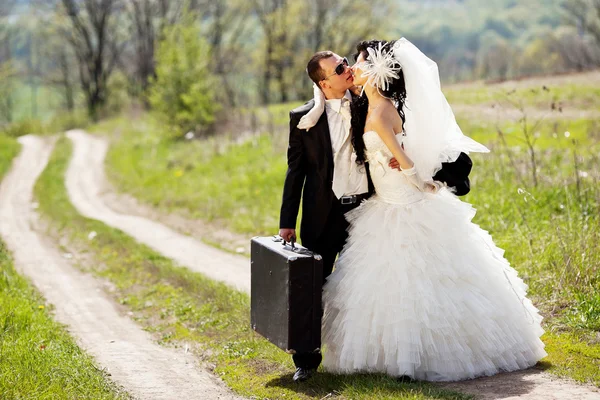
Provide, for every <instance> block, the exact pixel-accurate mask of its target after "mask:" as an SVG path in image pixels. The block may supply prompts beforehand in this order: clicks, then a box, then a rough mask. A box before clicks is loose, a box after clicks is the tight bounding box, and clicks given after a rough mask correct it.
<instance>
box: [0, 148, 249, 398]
mask: <svg viewBox="0 0 600 400" xmlns="http://www.w3.org/2000/svg"><path fill="white" fill-rule="evenodd" d="M19 141H20V142H21V144H22V151H21V154H20V155H19V156H18V157H17V158H16V159H15V161H14V163H13V166H12V169H11V171H10V172H9V173H8V174H7V175H6V177H5V178H4V180H3V181H2V184H1V185H0V234H1V235H2V237H3V239H4V241H5V242H6V245H7V247H8V248H9V250H10V251H11V252H12V254H13V258H14V263H15V267H16V268H17V270H18V271H19V272H20V273H22V274H24V275H25V276H27V277H28V278H29V279H30V280H31V281H32V282H33V284H34V285H35V286H36V287H37V288H38V290H39V291H40V292H41V293H42V294H43V295H44V297H45V298H46V299H47V301H48V302H49V303H51V304H53V305H54V307H55V312H54V314H55V318H56V319H57V320H58V321H60V322H61V323H63V324H66V325H67V326H68V327H69V332H70V333H71V334H72V335H73V336H74V337H75V338H76V340H77V341H78V344H79V345H80V346H81V347H82V348H83V349H84V350H85V351H87V352H88V353H89V354H91V355H92V356H94V358H95V360H96V362H97V363H98V364H99V365H100V366H102V367H104V368H107V370H108V371H109V372H110V374H111V378H112V379H113V380H114V381H115V382H117V383H118V384H119V385H122V386H123V387H124V388H125V390H127V392H128V393H130V394H131V395H133V396H134V397H136V398H141V399H176V398H184V399H207V398H210V399H222V400H230V399H231V400H233V399H238V397H236V396H235V395H233V394H232V393H231V391H230V390H229V389H227V388H226V387H225V385H224V384H223V383H222V382H221V381H220V380H219V379H218V378H216V377H215V376H213V375H212V374H210V373H209V372H207V371H204V370H201V369H200V368H198V367H196V364H197V360H196V359H195V358H194V357H193V356H192V355H191V354H185V353H184V352H183V351H181V350H176V349H170V348H166V347H162V346H160V345H158V344H156V343H154V341H153V340H152V338H151V336H150V334H148V333H147V332H144V331H143V330H142V329H141V328H140V327H139V326H137V325H135V324H134V323H133V322H132V321H131V320H130V319H129V318H127V317H125V316H122V315H120V314H119V311H118V310H117V308H116V307H115V305H114V303H113V302H112V301H111V300H109V298H108V297H107V296H106V295H105V294H104V292H103V290H102V284H101V282H100V281H98V280H96V279H94V278H93V277H91V276H90V275H86V274H84V273H82V272H81V271H79V270H78V269H76V268H75V267H73V266H71V265H70V264H69V262H68V261H67V260H65V259H64V258H63V257H62V256H61V255H60V253H59V251H58V250H57V249H56V248H55V247H54V246H52V245H49V244H48V242H49V241H48V240H47V238H45V237H44V236H43V235H40V234H38V233H37V232H35V231H34V229H33V228H32V226H33V225H34V223H35V221H36V220H35V218H36V213H35V211H34V210H33V207H32V196H33V193H32V192H33V186H34V184H35V182H36V180H37V178H38V176H39V175H40V174H41V172H42V171H43V169H44V168H45V166H46V164H47V162H48V160H49V157H50V154H51V152H52V149H53V144H52V143H51V142H50V141H49V140H47V139H41V138H39V137H35V136H24V137H22V138H20V140H19Z"/></svg>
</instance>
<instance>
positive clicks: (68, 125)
mask: <svg viewBox="0 0 600 400" xmlns="http://www.w3.org/2000/svg"><path fill="white" fill-rule="evenodd" d="M89 123H90V120H89V116H88V114H87V113H86V112H85V111H84V110H79V111H58V112H57V113H56V114H55V115H54V116H53V117H52V119H51V120H50V122H49V123H48V129H47V130H48V132H50V133H60V132H64V131H67V130H69V129H76V128H78V129H83V128H85V127H86V126H88V125H89Z"/></svg>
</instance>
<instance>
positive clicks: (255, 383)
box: [35, 139, 600, 400]
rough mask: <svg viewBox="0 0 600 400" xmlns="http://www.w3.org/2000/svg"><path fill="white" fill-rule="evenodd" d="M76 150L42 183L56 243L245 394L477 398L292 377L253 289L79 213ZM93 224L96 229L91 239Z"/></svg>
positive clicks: (166, 337) (379, 382)
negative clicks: (256, 322)
mask: <svg viewBox="0 0 600 400" xmlns="http://www.w3.org/2000/svg"><path fill="white" fill-rule="evenodd" d="M70 153H71V146H70V142H68V141H67V140H65V139H61V140H60V141H59V142H58V143H57V147H56V149H55V151H54V154H53V156H52V158H51V160H50V163H49V165H48V167H47V168H46V170H45V171H44V173H43V174H42V176H41V177H40V179H39V181H38V183H37V184H36V188H35V195H36V197H37V199H38V201H39V205H40V207H39V210H40V212H41V213H42V215H44V216H45V217H47V218H48V220H49V221H50V222H51V226H52V227H53V228H54V229H52V230H51V234H52V235H53V236H54V238H55V239H56V240H57V242H58V241H59V238H62V239H60V241H61V243H62V244H63V246H65V247H66V251H69V252H70V253H73V254H86V257H85V258H86V259H88V261H87V262H84V261H82V262H81V268H82V269H84V270H88V271H90V272H92V273H93V274H95V275H97V276H100V277H102V278H105V279H108V280H110V281H111V282H113V283H114V285H115V287H116V290H115V291H114V292H113V293H112V295H113V296H115V300H116V301H118V302H119V303H120V304H122V305H123V306H125V307H127V308H128V309H129V310H131V311H132V313H133V318H134V319H135V320H136V321H137V322H138V323H140V324H141V325H142V326H144V328H145V329H146V330H148V331H150V332H152V333H153V334H154V335H155V337H156V338H157V340H159V341H160V342H161V343H163V344H165V345H176V346H188V347H189V348H191V349H192V350H193V351H196V352H197V353H198V355H199V357H201V359H202V360H204V361H207V362H208V363H210V364H214V365H215V366H216V368H215V373H216V374H217V375H219V376H220V377H221V378H223V379H224V380H225V382H227V384H228V385H229V386H230V387H232V388H233V389H234V390H235V391H237V392H238V393H240V394H242V395H246V396H254V398H269V399H283V398H285V399H322V398H324V397H326V396H328V395H329V396H332V395H335V396H336V397H335V398H336V399H406V400H408V399H410V400H425V399H427V400H429V399H431V400H433V399H448V400H450V399H455V400H462V399H469V398H470V397H469V396H466V395H463V394H458V393H454V392H450V391H447V390H442V389H439V388H437V387H436V386H434V385H431V384H427V383H412V384H407V383H400V382H398V381H396V380H395V379H393V378H390V377H386V376H383V375H352V376H335V375H331V374H319V376H318V377H316V379H314V380H311V381H310V382H308V383H307V384H306V385H302V386H298V385H297V384H295V383H293V382H292V379H291V376H292V372H293V366H292V362H291V357H290V356H289V355H287V354H286V353H284V352H282V351H281V350H279V349H278V348H276V347H275V346H273V345H271V344H270V343H268V342H267V341H266V340H264V339H262V338H261V337H259V336H258V335H256V334H255V333H254V332H253V331H252V329H251V328H250V321H249V317H250V312H249V307H250V300H249V297H248V296H247V295H245V294H242V293H240V292H237V291H234V290H232V289H229V288H228V287H227V286H225V285H223V284H220V283H215V282H213V281H211V280H208V279H206V278H204V277H202V276H201V275H200V274H197V273H193V272H190V271H189V270H188V269H186V268H180V267H177V266H176V265H174V264H173V263H172V262H171V261H170V260H169V259H167V258H165V257H162V256H160V255H159V254H157V253H155V252H154V251H152V250H150V249H149V248H147V247H145V246H143V245H140V244H138V243H137V242H136V241H135V240H133V239H131V238H130V237H128V236H127V235H125V234H123V233H122V232H121V231H118V230H116V229H112V228H109V227H107V226H106V225H104V224H102V223H100V222H98V221H96V220H90V219H86V218H83V217H81V216H80V215H78V214H77V211H76V210H75V209H74V208H73V206H72V205H71V204H70V202H69V200H68V196H67V193H66V190H65V187H64V182H63V179H62V178H63V176H64V172H65V169H66V167H67V164H68V160H69V157H70ZM91 231H94V232H96V233H97V235H96V237H95V238H94V239H93V240H91V241H90V240H89V239H88V234H89V232H91ZM89 259H91V260H92V261H89ZM577 361H578V362H580V361H581V359H580V357H578V358H577ZM584 364H585V365H587V363H585V362H584ZM599 379H600V378H599Z"/></svg>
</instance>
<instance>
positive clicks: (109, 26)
mask: <svg viewBox="0 0 600 400" xmlns="http://www.w3.org/2000/svg"><path fill="white" fill-rule="evenodd" d="M121 10H122V4H121V3H120V2H119V1H118V0H80V1H77V0H62V14H63V15H64V16H66V17H67V20H68V21H69V23H68V24H66V29H65V30H64V31H63V34H64V35H65V36H66V38H67V40H68V41H69V43H70V44H71V47H72V49H73V52H74V53H75V56H76V58H77V62H78V68H79V81H80V84H81V89H82V90H83V93H84V95H85V98H86V102H87V108H88V113H89V115H90V117H92V119H94V120H96V119H97V118H98V110H99V108H100V107H102V106H103V105H104V104H105V103H106V98H107V95H108V93H107V92H108V89H107V83H108V79H109V77H110V75H111V74H112V72H113V70H114V68H115V66H116V65H117V62H118V60H119V55H120V53H121V52H122V50H123V47H124V46H125V43H126V42H125V41H122V40H120V39H119V35H118V32H119V29H118V28H119V26H118V24H117V15H116V14H117V12H118V11H121Z"/></svg>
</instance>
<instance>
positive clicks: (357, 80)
mask: <svg viewBox="0 0 600 400" xmlns="http://www.w3.org/2000/svg"><path fill="white" fill-rule="evenodd" d="M366 62H367V60H366V59H365V55H364V53H363V52H361V53H360V54H359V55H358V57H357V58H356V63H354V65H353V66H352V73H353V74H354V84H355V85H358V86H364V84H365V83H367V78H366V77H363V76H362V75H363V71H362V69H361V67H362V66H363V65H364V63H366Z"/></svg>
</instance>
